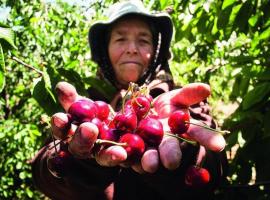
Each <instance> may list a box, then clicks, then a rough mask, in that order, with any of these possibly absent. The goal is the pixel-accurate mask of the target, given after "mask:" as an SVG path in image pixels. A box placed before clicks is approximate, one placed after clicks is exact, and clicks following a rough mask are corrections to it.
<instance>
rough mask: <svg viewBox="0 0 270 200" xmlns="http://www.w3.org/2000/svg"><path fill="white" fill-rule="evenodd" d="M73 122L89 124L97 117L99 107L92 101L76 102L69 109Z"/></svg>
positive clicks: (82, 100)
mask: <svg viewBox="0 0 270 200" xmlns="http://www.w3.org/2000/svg"><path fill="white" fill-rule="evenodd" d="M68 113H69V114H70V115H71V118H72V120H73V122H75V123H76V122H77V123H82V122H87V121H88V122H89V121H91V120H92V119H93V118H94V117H96V113H97V107H96V105H95V103H94V102H93V101H91V100H90V99H81V100H78V101H75V102H74V103H73V104H71V106H70V107H69V109H68Z"/></svg>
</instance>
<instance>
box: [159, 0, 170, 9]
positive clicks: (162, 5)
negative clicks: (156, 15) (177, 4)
mask: <svg viewBox="0 0 270 200" xmlns="http://www.w3.org/2000/svg"><path fill="white" fill-rule="evenodd" d="M168 1H169V0H160V1H159V2H160V8H161V10H163V9H165V7H166V6H167V5H168Z"/></svg>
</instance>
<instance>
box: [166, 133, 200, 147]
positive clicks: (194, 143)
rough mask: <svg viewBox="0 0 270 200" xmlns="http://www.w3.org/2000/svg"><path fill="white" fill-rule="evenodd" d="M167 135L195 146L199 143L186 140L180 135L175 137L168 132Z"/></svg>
mask: <svg viewBox="0 0 270 200" xmlns="http://www.w3.org/2000/svg"><path fill="white" fill-rule="evenodd" d="M165 135H168V136H171V137H175V138H177V139H178V140H183V141H185V142H188V143H190V144H193V145H196V144H197V142H195V141H191V140H187V139H185V138H183V137H180V136H178V135H175V134H173V133H169V132H166V133H165Z"/></svg>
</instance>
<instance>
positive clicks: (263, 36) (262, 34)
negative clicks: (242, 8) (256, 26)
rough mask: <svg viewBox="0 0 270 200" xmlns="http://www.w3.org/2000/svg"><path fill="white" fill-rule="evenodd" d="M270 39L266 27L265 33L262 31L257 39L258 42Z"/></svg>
mask: <svg viewBox="0 0 270 200" xmlns="http://www.w3.org/2000/svg"><path fill="white" fill-rule="evenodd" d="M269 37H270V27H268V28H267V29H266V30H265V31H263V32H262V33H261V34H260V36H259V39H260V40H265V39H269Z"/></svg>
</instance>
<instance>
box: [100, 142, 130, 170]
mask: <svg viewBox="0 0 270 200" xmlns="http://www.w3.org/2000/svg"><path fill="white" fill-rule="evenodd" d="M126 159H127V152H126V151H125V149H124V148H123V147H121V146H116V145H113V146H110V147H108V148H104V149H102V150H101V151H99V152H98V154H97V155H96V161H97V163H99V164H100V165H102V166H107V167H114V166H117V165H119V164H120V163H121V162H123V161H125V160H126Z"/></svg>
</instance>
